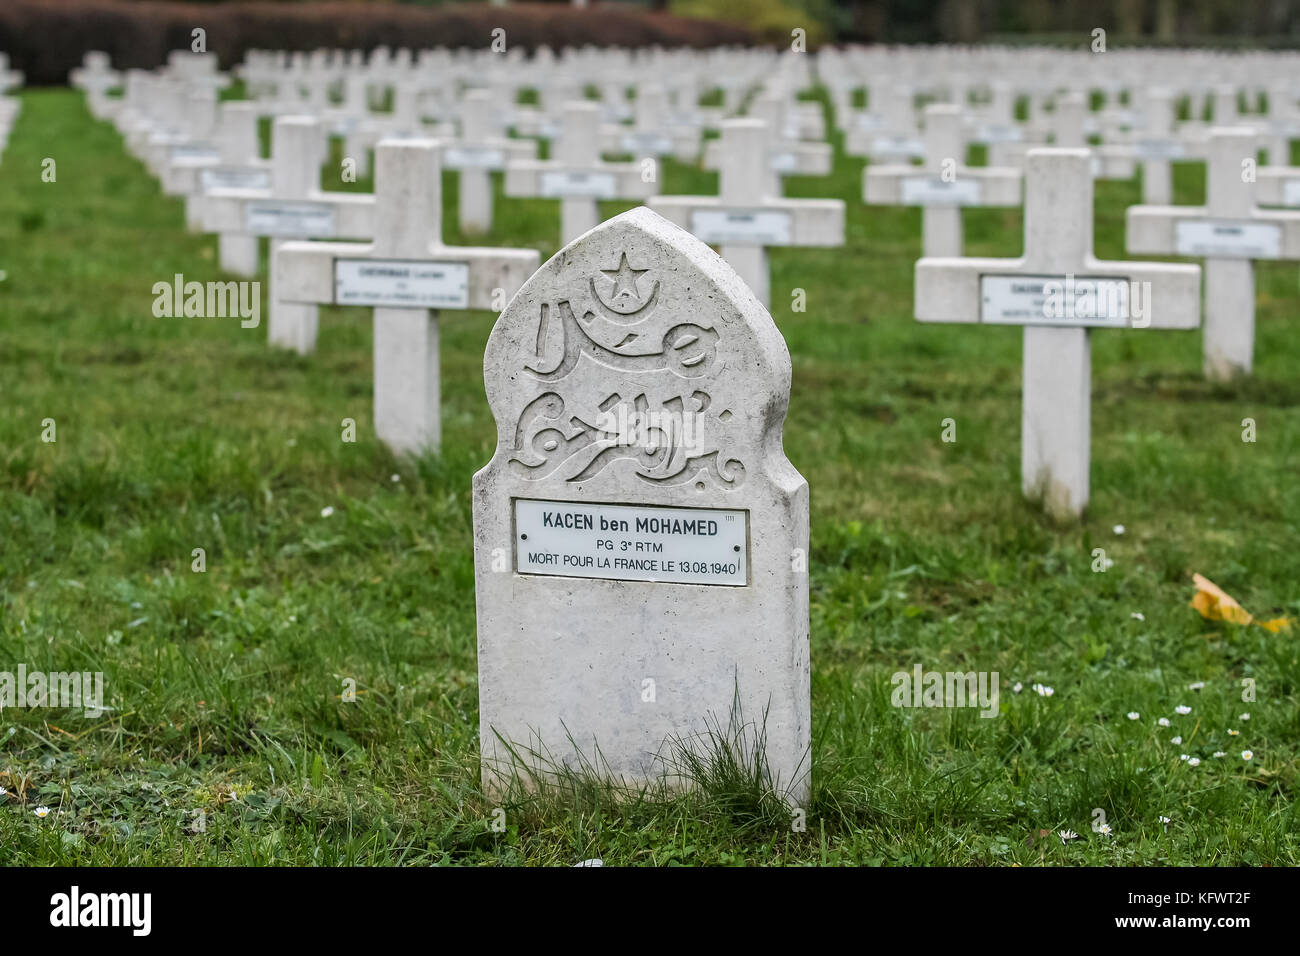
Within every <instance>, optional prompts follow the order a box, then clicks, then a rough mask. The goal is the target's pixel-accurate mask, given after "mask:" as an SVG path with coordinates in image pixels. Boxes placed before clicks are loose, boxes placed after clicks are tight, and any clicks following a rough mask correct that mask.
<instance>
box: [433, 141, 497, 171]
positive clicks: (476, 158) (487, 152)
mask: <svg viewBox="0 0 1300 956" xmlns="http://www.w3.org/2000/svg"><path fill="white" fill-rule="evenodd" d="M442 165H443V166H445V167H446V168H447V169H503V168H504V167H505V165H506V154H505V151H504V150H500V149H492V148H490V147H487V146H448V147H447V148H446V149H444V150H443V151H442Z"/></svg>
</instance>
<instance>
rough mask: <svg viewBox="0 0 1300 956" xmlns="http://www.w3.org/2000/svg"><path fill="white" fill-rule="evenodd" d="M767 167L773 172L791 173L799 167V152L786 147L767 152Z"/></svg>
mask: <svg viewBox="0 0 1300 956" xmlns="http://www.w3.org/2000/svg"><path fill="white" fill-rule="evenodd" d="M767 168H768V169H770V170H772V172H774V173H793V172H795V171H796V170H798V168H799V154H798V153H796V152H794V151H793V150H788V149H783V150H781V151H779V152H775V153H769V154H768V156H767Z"/></svg>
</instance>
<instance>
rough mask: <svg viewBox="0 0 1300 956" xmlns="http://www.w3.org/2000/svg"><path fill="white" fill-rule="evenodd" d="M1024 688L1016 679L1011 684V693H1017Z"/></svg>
mask: <svg viewBox="0 0 1300 956" xmlns="http://www.w3.org/2000/svg"><path fill="white" fill-rule="evenodd" d="M1024 689H1025V685H1024V684H1022V683H1020V681H1016V682H1015V683H1014V684H1012V685H1011V693H1013V694H1019V693H1020V692H1021V691H1022V690H1024Z"/></svg>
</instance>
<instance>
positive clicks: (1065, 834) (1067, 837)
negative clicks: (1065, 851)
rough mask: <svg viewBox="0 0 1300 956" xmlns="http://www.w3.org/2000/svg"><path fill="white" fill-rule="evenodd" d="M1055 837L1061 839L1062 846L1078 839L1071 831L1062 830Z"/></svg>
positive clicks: (1077, 835)
mask: <svg viewBox="0 0 1300 956" xmlns="http://www.w3.org/2000/svg"><path fill="white" fill-rule="evenodd" d="M1057 836H1059V837H1060V838H1061V843H1062V844H1066V843H1069V842H1070V841H1071V840H1077V839H1079V834H1077V833H1075V832H1074V831H1073V830H1062V831H1061V832H1060V833H1058V834H1057Z"/></svg>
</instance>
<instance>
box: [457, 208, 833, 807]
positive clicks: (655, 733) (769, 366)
mask: <svg viewBox="0 0 1300 956" xmlns="http://www.w3.org/2000/svg"><path fill="white" fill-rule="evenodd" d="M484 373H485V382H486V390H487V397H488V402H489V404H490V405H491V407H492V411H493V414H494V416H495V418H496V423H497V446H496V452H495V454H494V456H493V458H492V460H491V461H490V462H489V463H488V465H487V466H486V467H485V468H484V469H483V470H482V471H480V472H479V473H478V474H476V475H475V476H474V488H473V510H474V563H475V582H476V597H477V604H478V659H479V706H480V715H479V716H480V738H481V747H482V759H483V783H484V786H485V787H486V788H488V789H489V790H491V791H495V792H501V791H502V790H505V789H507V788H508V787H509V785H510V783H511V781H513V780H522V781H524V782H527V781H528V780H529V779H531V778H533V776H534V775H540V776H542V777H546V776H549V775H551V774H554V773H556V772H558V770H559V768H561V767H569V768H594V769H596V770H597V771H598V773H599V774H600V775H601V776H605V777H609V778H613V779H619V780H623V781H625V782H645V781H652V780H664V781H665V782H666V783H668V784H669V785H670V786H687V785H689V784H688V783H687V781H685V780H684V779H683V777H682V776H681V774H680V773H678V772H677V768H676V765H675V763H674V759H675V758H674V755H680V753H681V751H680V750H679V749H677V748H678V746H679V745H680V744H684V745H686V746H688V747H690V748H695V747H697V746H700V745H702V746H704V747H705V748H706V749H707V743H706V740H707V735H708V731H709V728H710V727H714V728H715V729H716V728H718V727H723V728H728V729H734V730H735V732H736V737H735V741H736V742H737V744H738V745H739V746H741V747H742V748H744V747H748V748H749V749H748V751H747V752H748V753H750V754H751V755H752V754H755V753H757V751H756V750H755V749H753V748H757V747H758V746H760V742H765V746H764V747H763V753H764V754H765V756H766V763H767V766H768V768H769V772H770V775H771V782H772V784H773V786H774V787H776V788H777V789H778V790H780V791H782V792H784V793H786V794H787V795H788V796H789V798H790V799H793V800H795V801H798V800H801V799H802V798H803V796H804V795H805V794H806V793H807V781H808V746H809V684H808V679H809V662H808V581H807V573H806V555H807V550H808V486H807V484H806V482H805V481H804V479H803V478H802V477H801V476H800V475H799V473H798V472H797V471H795V469H794V467H793V466H792V465H791V464H790V462H789V461H788V460H787V459H786V457H785V454H784V452H783V450H782V444H781V432H782V427H783V424H784V420H785V413H786V406H787V402H788V398H789V390H790V356H789V352H788V351H787V350H786V346H785V341H784V340H783V339H782V337H781V335H780V333H779V332H778V331H777V329H776V326H775V324H774V323H773V321H772V317H771V316H770V315H769V314H768V312H767V310H766V309H765V308H764V307H763V306H762V305H761V304H760V303H759V302H758V300H757V299H756V298H755V297H754V294H753V293H752V292H751V291H750V290H749V288H748V287H747V286H746V285H745V283H744V282H742V281H741V279H740V277H739V276H737V275H736V273H735V272H734V271H733V270H732V269H731V267H730V266H728V265H727V264H726V263H725V262H724V261H723V260H722V259H721V258H720V257H719V256H717V255H716V254H715V253H714V252H713V251H712V250H710V249H709V248H708V247H707V246H705V245H704V244H703V243H702V242H700V241H699V240H698V239H696V238H694V237H693V236H691V235H690V234H689V233H687V232H685V231H684V230H682V229H680V228H678V227H676V226H674V225H673V224H671V223H670V222H668V221H667V220H665V219H663V218H662V217H660V216H659V215H658V214H656V213H654V212H652V211H651V210H649V209H645V208H638V209H634V210H632V211H630V212H627V213H624V214H622V215H620V216H616V217H614V218H613V219H610V220H609V221H607V222H605V223H603V224H602V225H600V226H598V227H596V228H595V229H594V230H592V231H591V232H589V233H587V234H586V235H584V236H582V237H581V238H580V239H579V240H577V241H576V242H573V243H571V244H570V245H568V246H566V247H565V248H564V249H562V250H561V251H560V252H558V253H557V254H556V255H555V256H554V257H553V258H552V259H550V260H549V261H548V262H547V263H546V264H545V265H544V266H543V267H542V268H541V270H540V271H539V272H538V273H537V274H536V275H534V276H533V277H532V278H531V279H529V280H528V281H527V282H526V283H525V284H524V287H523V288H522V289H521V290H520V292H519V293H518V295H516V296H515V297H514V299H513V300H512V301H511V302H510V304H509V305H507V307H506V309H505V311H504V312H503V313H502V314H501V317H500V318H499V319H498V320H497V323H496V326H495V328H494V329H493V331H492V335H491V337H490V338H489V340H488V344H487V350H486V354H485V358H484Z"/></svg>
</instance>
